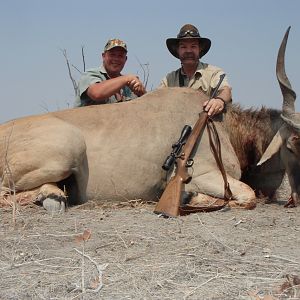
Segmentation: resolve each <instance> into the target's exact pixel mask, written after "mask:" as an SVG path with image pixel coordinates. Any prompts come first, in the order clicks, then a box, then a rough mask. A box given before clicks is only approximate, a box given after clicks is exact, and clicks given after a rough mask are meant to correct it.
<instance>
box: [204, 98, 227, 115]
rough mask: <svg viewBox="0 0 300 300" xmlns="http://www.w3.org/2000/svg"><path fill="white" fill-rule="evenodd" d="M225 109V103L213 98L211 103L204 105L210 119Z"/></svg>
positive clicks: (206, 102)
mask: <svg viewBox="0 0 300 300" xmlns="http://www.w3.org/2000/svg"><path fill="white" fill-rule="evenodd" d="M224 108H225V103H224V101H223V100H221V99H218V98H212V99H210V100H209V101H205V102H204V104H203V109H204V111H206V112H207V114H208V115H209V116H210V117H212V116H214V115H216V114H219V113H221V112H222V111H223V110H224Z"/></svg>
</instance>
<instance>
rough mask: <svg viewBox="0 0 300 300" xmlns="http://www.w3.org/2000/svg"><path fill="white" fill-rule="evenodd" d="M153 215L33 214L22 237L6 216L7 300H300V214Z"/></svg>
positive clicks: (1, 285) (121, 211)
mask: <svg viewBox="0 0 300 300" xmlns="http://www.w3.org/2000/svg"><path fill="white" fill-rule="evenodd" d="M153 209H154V205H153V204H143V203H139V202H131V203H129V204H128V205H125V206H124V207H122V206H120V205H118V206H107V207H103V206H102V207H99V206H96V205H94V203H93V202H90V203H89V204H88V205H84V206H82V207H73V208H70V209H69V210H68V211H67V212H66V213H65V214H64V215H57V216H50V215H48V214H47V213H46V212H45V211H44V210H43V209H42V208H40V207H35V206H33V207H29V208H26V209H25V208H20V209H19V210H18V213H17V222H16V225H15V228H13V225H12V214H11V210H10V209H1V210H0V218H1V221H0V239H1V250H0V270H1V279H0V299H100V298H101V299H228V300H230V299H234V300H236V299H266V300H267V299H300V287H299V284H300V282H298V281H297V280H299V277H300V251H299V245H300V220H299V214H300V208H299V207H298V208H294V209H285V208H284V207H283V206H282V205H279V204H264V203H259V205H258V207H257V208H256V209H255V210H252V211H244V210H235V209H231V210H229V209H224V210H222V211H217V212H210V213H197V214H192V215H188V216H184V217H179V218H177V219H164V218H161V217H158V216H157V215H155V214H153V213H152V211H153ZM85 230H89V231H90V232H91V236H90V238H89V239H88V240H86V241H85V242H83V241H82V240H81V241H78V239H79V240H80V237H82V236H81V234H82V233H83V232H84V231H85ZM76 237H77V238H76ZM78 237H79V238H78ZM82 285H84V290H82Z"/></svg>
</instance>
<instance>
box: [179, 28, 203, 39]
mask: <svg viewBox="0 0 300 300" xmlns="http://www.w3.org/2000/svg"><path fill="white" fill-rule="evenodd" d="M187 36H191V37H200V34H199V32H198V30H186V31H180V32H179V34H178V35H177V38H179V39H181V38H184V37H187Z"/></svg>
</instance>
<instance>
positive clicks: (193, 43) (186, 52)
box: [178, 39, 201, 65]
mask: <svg viewBox="0 0 300 300" xmlns="http://www.w3.org/2000/svg"><path fill="white" fill-rule="evenodd" d="M200 49H201V48H200V45H199V40H198V39H183V40H181V41H179V44H178V56H179V59H180V61H181V63H182V64H183V65H195V64H198V61H199V58H200Z"/></svg>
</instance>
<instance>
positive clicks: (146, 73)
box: [135, 57, 150, 88]
mask: <svg viewBox="0 0 300 300" xmlns="http://www.w3.org/2000/svg"><path fill="white" fill-rule="evenodd" d="M135 58H136V60H137V61H138V63H139V65H140V67H141V69H142V71H143V80H142V81H143V84H144V86H145V88H147V85H148V80H149V74H150V71H149V63H145V64H142V63H141V61H140V60H139V59H138V57H135Z"/></svg>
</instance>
